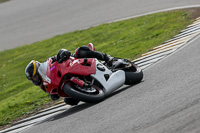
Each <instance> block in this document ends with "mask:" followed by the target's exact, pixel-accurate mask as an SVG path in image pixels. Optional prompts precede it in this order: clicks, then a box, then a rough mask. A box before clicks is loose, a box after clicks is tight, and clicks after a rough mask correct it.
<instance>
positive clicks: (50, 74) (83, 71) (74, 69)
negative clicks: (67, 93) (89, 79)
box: [43, 57, 96, 95]
mask: <svg viewBox="0 0 200 133" xmlns="http://www.w3.org/2000/svg"><path fill="white" fill-rule="evenodd" d="M95 73H96V63H95V59H93V58H88V60H87V65H85V64H84V59H74V58H73V57H71V58H70V59H68V60H67V61H63V63H58V62H54V63H52V60H51V59H48V60H47V70H46V77H45V80H44V82H43V84H44V85H45V86H46V91H47V92H48V93H50V94H58V93H62V92H60V91H61V85H62V83H63V82H65V81H63V80H62V79H63V77H64V76H65V75H66V74H70V75H82V76H88V75H91V74H95ZM60 95H61V94H60ZM62 95H63V94H62Z"/></svg>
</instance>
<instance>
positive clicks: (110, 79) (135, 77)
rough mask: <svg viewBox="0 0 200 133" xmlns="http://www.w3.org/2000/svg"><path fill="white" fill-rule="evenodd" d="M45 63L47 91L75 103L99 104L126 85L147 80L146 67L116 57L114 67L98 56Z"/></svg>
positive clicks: (49, 60) (69, 102) (50, 60)
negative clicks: (143, 70)
mask: <svg viewBox="0 0 200 133" xmlns="http://www.w3.org/2000/svg"><path fill="white" fill-rule="evenodd" d="M92 50H94V48H93V49H92ZM45 63H46V73H45V80H44V81H43V84H44V86H45V89H46V92H47V93H50V94H58V95H59V96H61V97H65V99H66V103H68V104H71V105H76V104H77V103H78V102H79V101H84V102H88V103H98V102H100V101H102V100H104V99H105V98H106V97H107V96H109V95H110V94H111V93H112V92H114V91H115V90H117V89H119V88H120V87H121V86H123V85H124V84H126V85H133V84H137V83H139V82H141V80H142V79H143V72H142V70H141V69H140V68H139V67H138V66H136V65H135V64H134V63H133V62H131V61H129V60H127V59H120V58H115V59H114V60H113V64H112V66H111V67H108V66H107V65H106V64H105V63H104V62H100V61H98V60H97V59H95V58H83V59H76V58H74V57H70V58H69V59H68V60H66V61H63V62H62V63H58V62H52V59H48V60H47V61H46V62H45ZM74 102H75V103H74Z"/></svg>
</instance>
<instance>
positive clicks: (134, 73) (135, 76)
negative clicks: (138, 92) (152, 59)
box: [124, 63, 143, 85]
mask: <svg viewBox="0 0 200 133" xmlns="http://www.w3.org/2000/svg"><path fill="white" fill-rule="evenodd" d="M124 71H125V77H126V80H125V84H126V85H134V84H137V83H140V82H141V81H142V79H143V72H142V69H141V68H139V67H138V66H137V65H135V64H134V63H131V66H130V67H128V68H125V69H124Z"/></svg>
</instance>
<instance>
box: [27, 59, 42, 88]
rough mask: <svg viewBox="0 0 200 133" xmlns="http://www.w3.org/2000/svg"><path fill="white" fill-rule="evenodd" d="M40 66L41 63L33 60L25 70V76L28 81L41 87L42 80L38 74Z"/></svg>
mask: <svg viewBox="0 0 200 133" xmlns="http://www.w3.org/2000/svg"><path fill="white" fill-rule="evenodd" d="M39 66H40V62H38V61H35V60H32V61H31V62H30V63H29V64H28V65H27V66H26V69H25V74H26V77H27V79H28V80H30V81H32V83H33V84H34V85H41V84H42V78H41V76H40V74H39V73H38V68H39Z"/></svg>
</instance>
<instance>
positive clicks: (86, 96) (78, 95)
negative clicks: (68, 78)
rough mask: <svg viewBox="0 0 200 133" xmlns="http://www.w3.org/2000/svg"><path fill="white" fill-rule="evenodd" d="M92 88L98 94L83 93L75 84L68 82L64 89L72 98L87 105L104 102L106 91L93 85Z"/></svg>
mask: <svg viewBox="0 0 200 133" xmlns="http://www.w3.org/2000/svg"><path fill="white" fill-rule="evenodd" d="M92 87H94V88H95V89H96V93H86V92H82V91H80V90H77V89H76V87H75V86H74V83H72V82H67V83H66V84H65V85H64V87H63V91H64V92H65V93H66V94H67V95H69V96H70V97H72V98H74V99H76V100H79V101H84V102H87V103H98V102H101V101H103V100H104V98H105V94H104V91H103V90H102V89H100V88H99V87H97V86H95V85H92Z"/></svg>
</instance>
